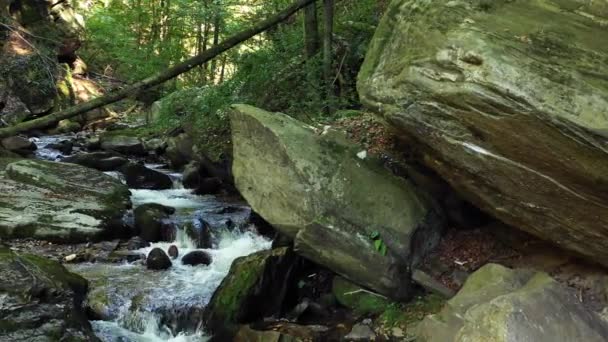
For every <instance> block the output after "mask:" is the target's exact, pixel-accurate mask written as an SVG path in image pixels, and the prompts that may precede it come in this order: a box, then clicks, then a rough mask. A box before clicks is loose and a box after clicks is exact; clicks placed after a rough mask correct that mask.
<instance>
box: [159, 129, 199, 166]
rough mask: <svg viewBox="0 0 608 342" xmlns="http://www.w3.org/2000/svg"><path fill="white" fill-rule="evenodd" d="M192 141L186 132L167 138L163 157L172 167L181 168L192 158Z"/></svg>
mask: <svg viewBox="0 0 608 342" xmlns="http://www.w3.org/2000/svg"><path fill="white" fill-rule="evenodd" d="M193 145H194V142H193V141H192V138H190V136H189V135H188V134H186V133H181V134H179V135H177V136H175V137H171V138H169V139H168V140H167V149H166V150H165V157H167V158H168V159H169V162H170V164H171V166H172V167H173V168H176V169H178V168H181V167H183V166H184V165H186V164H188V163H189V162H190V161H191V160H192V159H193V152H192V146H193Z"/></svg>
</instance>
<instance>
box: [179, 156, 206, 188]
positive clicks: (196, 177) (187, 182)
mask: <svg viewBox="0 0 608 342" xmlns="http://www.w3.org/2000/svg"><path fill="white" fill-rule="evenodd" d="M204 173H205V172H204V170H201V165H200V164H199V163H198V162H196V161H192V162H190V163H188V165H186V166H185V167H184V172H183V173H182V184H184V187H185V188H188V189H196V188H197V187H198V186H199V184H200V182H201V180H202V178H203V176H204V175H205V174H204Z"/></svg>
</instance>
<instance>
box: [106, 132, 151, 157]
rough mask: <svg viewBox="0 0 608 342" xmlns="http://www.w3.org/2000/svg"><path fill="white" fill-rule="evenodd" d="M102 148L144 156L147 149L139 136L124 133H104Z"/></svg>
mask: <svg viewBox="0 0 608 342" xmlns="http://www.w3.org/2000/svg"><path fill="white" fill-rule="evenodd" d="M100 144H101V149H103V150H106V151H114V152H118V153H122V154H126V155H135V156H143V155H146V149H145V148H144V145H143V143H142V141H141V140H140V139H139V138H137V137H129V136H124V135H103V136H102V137H101V138H100Z"/></svg>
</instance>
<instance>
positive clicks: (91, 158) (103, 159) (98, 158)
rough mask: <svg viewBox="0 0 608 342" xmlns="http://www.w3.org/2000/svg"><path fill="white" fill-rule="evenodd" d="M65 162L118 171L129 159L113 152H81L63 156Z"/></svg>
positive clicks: (101, 169) (100, 169)
mask: <svg viewBox="0 0 608 342" xmlns="http://www.w3.org/2000/svg"><path fill="white" fill-rule="evenodd" d="M61 161H62V162H64V163H72V164H78V165H82V166H86V167H90V168H93V169H96V170H99V171H117V170H120V168H121V167H122V166H123V165H125V164H126V163H127V162H128V159H126V158H124V157H120V156H118V155H117V154H116V153H113V152H93V153H79V154H75V155H73V156H69V157H66V158H63V159H62V160H61Z"/></svg>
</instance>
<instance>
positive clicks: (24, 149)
mask: <svg viewBox="0 0 608 342" xmlns="http://www.w3.org/2000/svg"><path fill="white" fill-rule="evenodd" d="M0 144H1V145H2V147H4V148H5V149H7V150H9V151H11V152H14V153H17V154H20V155H22V156H27V155H29V154H32V152H34V151H35V150H36V149H37V147H36V144H34V143H33V142H31V141H30V140H29V139H28V138H24V137H20V136H14V137H8V138H4V139H2V141H1V142H0Z"/></svg>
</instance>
